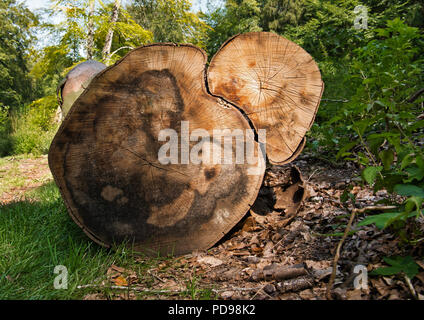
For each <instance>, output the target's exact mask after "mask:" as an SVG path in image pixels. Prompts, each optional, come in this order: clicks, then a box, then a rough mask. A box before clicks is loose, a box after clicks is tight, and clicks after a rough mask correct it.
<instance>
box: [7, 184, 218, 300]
mask: <svg viewBox="0 0 424 320" xmlns="http://www.w3.org/2000/svg"><path fill="white" fill-rule="evenodd" d="M136 257H138V258H140V259H135V258H136ZM170 259H171V260H172V259H173V258H172V257H163V258H159V257H158V258H147V257H143V256H140V255H139V254H137V253H135V252H132V251H131V250H130V249H129V248H128V247H126V246H125V245H121V246H118V247H117V248H115V249H114V250H110V249H106V248H103V247H101V246H99V245H97V244H95V243H94V242H93V241H91V240H90V239H89V238H88V237H87V236H86V235H85V234H84V233H83V232H82V230H81V229H80V228H79V227H78V226H77V225H76V224H75V223H74V222H73V221H72V219H71V218H70V217H69V215H68V213H67V212H66V208H65V205H64V203H63V201H62V199H61V197H60V194H59V191H58V188H57V187H56V185H55V184H54V182H49V183H47V184H45V185H43V186H42V187H40V188H37V189H34V190H32V191H30V192H28V193H27V195H26V200H25V201H19V202H15V203H10V204H7V205H4V206H0V300H2V299H23V300H28V299H82V298H83V297H84V296H85V295H87V294H89V293H100V294H102V296H103V297H106V298H113V297H116V295H117V294H119V293H122V290H121V291H120V290H111V289H110V288H108V285H106V286H105V287H103V288H100V289H99V288H94V289H93V288H85V289H78V288H77V286H79V285H87V284H96V285H99V284H101V282H102V281H103V280H106V279H107V274H106V273H107V270H108V268H109V267H110V266H111V265H112V264H115V265H118V266H120V267H123V268H126V269H129V270H132V271H134V272H136V274H137V277H138V279H139V282H141V283H142V284H143V286H146V287H149V286H151V285H152V286H153V282H154V281H152V279H151V277H150V276H148V273H147V270H148V269H150V268H154V267H157V266H158V265H159V264H160V263H163V262H164V261H166V260H170ZM57 265H63V266H66V268H67V270H68V289H54V286H53V283H54V279H55V277H56V276H57V274H55V273H54V268H55V266H57ZM171 265H172V263H171ZM184 280H185V283H186V285H187V290H186V291H182V292H181V294H180V298H188V299H212V298H214V294H213V292H212V291H211V290H210V289H203V288H201V286H200V284H199V283H198V279H197V277H193V278H192V279H184ZM149 289H150V290H154V289H155V288H154V287H152V288H149ZM134 294H135V298H137V299H145V298H147V297H149V298H155V297H154V296H153V297H152V294H150V296H149V294H148V293H146V292H134ZM161 296H166V294H163V295H161ZM173 298H175V296H173Z"/></svg>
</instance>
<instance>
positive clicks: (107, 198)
mask: <svg viewBox="0 0 424 320" xmlns="http://www.w3.org/2000/svg"><path fill="white" fill-rule="evenodd" d="M206 61H207V57H206V54H205V53H204V52H203V51H202V50H200V49H198V48H196V47H194V46H191V45H181V46H176V45H173V44H162V45H149V46H145V47H141V48H139V49H136V50H134V51H132V52H131V53H129V54H128V55H127V56H126V57H125V58H123V59H122V60H121V61H119V62H118V63H117V64H116V65H114V66H113V67H110V68H108V69H106V70H104V71H103V72H101V73H100V74H98V75H97V76H96V77H95V78H94V79H93V80H92V81H91V83H90V85H89V86H88V88H87V89H86V90H85V91H84V93H83V94H82V95H81V96H80V97H79V98H78V99H77V101H76V102H75V103H74V105H73V106H72V109H71V111H70V112H69V114H68V115H67V117H66V118H65V120H64V122H63V123H62V125H61V127H60V128H59V131H58V133H57V135H56V136H55V138H54V140H53V142H52V145H51V148H50V151H49V164H50V168H51V171H52V173H53V176H54V178H55V181H56V183H57V184H58V186H59V188H60V191H61V193H62V195H63V198H64V200H65V203H66V205H67V207H68V210H69V212H70V214H71V216H72V218H73V219H74V220H75V222H76V223H77V224H78V225H80V226H81V227H82V228H83V230H84V231H85V232H86V233H87V234H88V235H89V236H90V237H91V238H93V239H94V240H95V241H97V242H98V243H101V244H104V245H111V244H113V243H117V242H122V241H125V240H127V241H130V242H131V245H133V247H134V248H135V249H137V250H140V251H145V252H146V251H149V252H157V251H159V252H160V253H162V254H167V253H174V254H182V253H186V252H190V251H192V250H194V249H205V248H208V247H210V246H211V245H213V244H214V243H215V242H217V241H218V240H219V239H220V238H221V237H222V236H223V235H224V234H225V233H226V232H227V231H229V230H230V229H231V228H232V227H233V226H234V225H235V224H236V223H237V222H238V221H239V220H240V219H241V218H242V217H243V215H244V214H245V213H246V212H247V211H248V209H249V207H250V206H251V205H252V204H253V202H254V201H255V198H256V196H257V193H258V190H259V188H260V185H261V182H262V178H263V173H264V170H265V162H264V159H263V157H262V154H258V152H257V151H255V152H256V157H255V158H254V159H253V160H254V161H252V164H249V163H241V164H236V163H235V161H233V163H230V164H224V163H221V164H219V163H218V164H214V163H210V164H208V163H200V164H195V163H193V162H192V161H186V160H187V159H185V156H186V155H187V154H186V153H185V154H184V152H183V154H180V155H179V157H178V159H177V160H178V162H179V163H176V164H172V163H170V164H163V163H161V161H159V160H160V159H158V154H159V151H160V148H161V147H162V146H163V145H164V142H162V141H158V140H159V134H160V132H161V130H162V129H173V130H175V132H177V134H178V140H179V143H177V147H178V150H180V149H183V148H186V145H185V144H186V143H187V145H189V147H191V148H190V150H192V149H193V147H194V145H195V144H196V143H195V142H190V141H182V140H183V139H184V137H183V133H182V131H184V130H189V132H191V133H193V131H194V130H196V129H199V130H202V131H201V132H198V133H200V134H204V135H207V134H210V136H213V130H224V129H228V128H230V129H232V132H234V130H235V129H239V130H242V132H243V133H244V132H246V130H250V126H249V123H248V121H247V120H246V119H245V118H244V117H243V115H242V114H241V113H240V112H239V111H238V110H237V109H236V108H233V107H227V106H224V105H223V104H222V103H220V101H219V99H218V98H215V97H213V96H211V95H210V94H208V93H207V90H206V87H205V81H204V78H205V64H206ZM183 121H184V123H183ZM185 125H187V127H184V126H185ZM245 136H247V138H248V139H250V143H251V144H252V145H253V146H254V150H257V147H256V142H255V141H254V140H253V135H252V137H250V135H245ZM188 142H190V143H188ZM205 144H206V145H207V146H208V145H209V147H210V145H214V146H215V145H216V146H217V149H219V150H220V151H222V150H221V149H222V146H220V145H219V144H215V143H214V142H213V141H211V142H210V143H209V144H208V143H205ZM205 149H206V148H205ZM205 149H203V150H205ZM232 149H234V150H235V146H234V147H233V148H232ZM232 151H233V150H232ZM180 153H181V152H180ZM223 155H224V152H221V160H222V161H223V160H225V159H224V158H223ZM190 160H191V159H190ZM217 162H218V161H217ZM249 169H254V170H253V173H254V174H251V173H252V171H251V170H250V171H249Z"/></svg>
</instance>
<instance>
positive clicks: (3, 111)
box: [0, 103, 11, 157]
mask: <svg viewBox="0 0 424 320" xmlns="http://www.w3.org/2000/svg"><path fill="white" fill-rule="evenodd" d="M9 130H10V121H9V107H7V106H2V105H1V103H0V157H4V156H5V155H7V154H8V153H9V151H10V148H11V141H10V139H9Z"/></svg>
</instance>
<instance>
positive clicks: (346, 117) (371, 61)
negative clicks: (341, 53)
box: [326, 18, 424, 241]
mask: <svg viewBox="0 0 424 320" xmlns="http://www.w3.org/2000/svg"><path fill="white" fill-rule="evenodd" d="M373 32H374V33H375V35H374V38H373V39H372V40H370V41H368V43H367V44H366V45H364V46H362V47H360V48H358V49H355V50H354V51H353V53H354V54H355V59H354V60H353V61H352V63H351V69H350V82H351V84H352V85H354V87H355V88H356V89H355V92H354V94H353V95H352V96H351V97H350V101H349V102H347V103H345V104H344V105H343V107H342V108H341V109H340V110H338V112H337V114H336V115H335V116H334V117H333V118H332V119H330V120H329V121H328V123H327V124H326V125H327V126H332V127H333V133H334V132H338V133H340V134H339V135H338V136H337V137H336V138H335V137H333V139H337V142H338V144H339V151H338V153H337V158H338V159H341V158H343V159H345V160H352V161H355V162H357V163H358V165H360V166H362V167H363V168H364V169H363V171H362V174H361V176H362V178H363V180H364V181H365V182H366V183H368V184H370V185H373V187H374V191H378V190H381V189H386V190H387V191H389V192H391V193H394V194H398V195H400V196H403V197H405V200H404V201H403V203H402V205H399V208H398V210H396V211H395V212H386V213H383V214H380V215H374V216H370V217H366V218H365V219H364V220H363V221H362V222H361V223H359V224H358V226H362V225H367V224H371V223H374V224H376V225H377V227H379V228H386V227H388V226H396V227H397V228H398V229H399V228H400V229H401V228H402V227H403V226H405V225H406V223H407V221H408V219H409V218H416V217H419V216H420V215H422V207H423V198H424V154H423V150H422V148H420V147H419V145H418V141H419V140H420V139H422V138H423V137H424V135H423V132H422V131H420V129H421V128H422V122H421V121H418V120H417V115H418V114H419V112H420V110H419V109H418V108H417V107H416V106H417V105H416V103H411V102H408V98H409V97H410V96H411V95H412V94H413V93H414V92H416V91H417V89H419V88H420V87H419V85H420V84H422V80H423V79H422V74H423V71H424V64H423V60H422V58H421V57H420V55H419V52H420V51H419V49H418V48H419V45H420V44H422V36H421V34H420V32H419V30H418V29H417V28H414V27H409V26H407V25H406V24H405V23H404V22H403V21H401V20H400V19H398V18H396V19H394V20H389V21H387V23H386V27H385V28H377V29H375V30H373ZM338 126H339V130H337V129H334V127H338ZM405 240H407V241H409V240H411V241H412V240H413V239H409V240H408V239H407V237H406V238H405Z"/></svg>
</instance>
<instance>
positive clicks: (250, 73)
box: [208, 32, 324, 164]
mask: <svg viewBox="0 0 424 320" xmlns="http://www.w3.org/2000/svg"><path fill="white" fill-rule="evenodd" d="M208 83H209V88H210V91H211V93H212V94H214V95H216V96H220V97H225V99H227V100H229V101H230V102H232V103H234V104H235V105H237V106H238V107H239V108H241V109H242V110H243V111H244V112H245V114H246V115H247V116H248V117H249V118H250V119H251V121H252V122H253V125H254V126H255V128H256V129H257V130H259V129H264V130H266V148H267V155H268V159H269V161H270V162H271V163H273V164H284V163H288V162H290V161H292V160H294V158H295V157H296V156H298V155H299V153H300V152H301V151H302V149H303V147H304V145H305V141H306V140H305V134H306V132H307V131H308V130H309V129H310V127H311V125H312V123H313V121H314V119H315V114H316V113H317V110H318V106H319V102H320V100H321V95H322V92H323V89H324V83H323V82H322V80H321V73H320V71H319V68H318V66H317V64H316V63H315V61H314V60H313V58H312V57H311V56H310V55H309V54H308V53H307V52H306V51H305V50H303V49H302V48H301V47H300V46H298V45H297V44H295V43H294V42H291V41H289V40H287V39H285V38H283V37H281V36H278V35H276V34H274V33H268V32H251V33H245V34H241V35H237V36H235V37H233V38H230V39H229V40H227V41H226V42H225V43H224V44H223V45H222V47H221V49H220V50H219V51H218V53H217V54H216V55H215V56H214V57H213V59H212V60H211V63H210V67H209V69H208Z"/></svg>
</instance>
